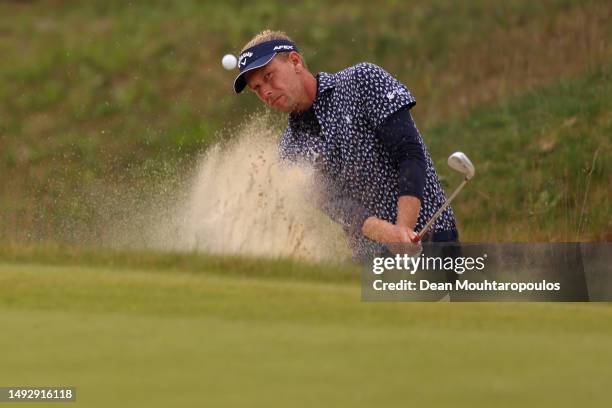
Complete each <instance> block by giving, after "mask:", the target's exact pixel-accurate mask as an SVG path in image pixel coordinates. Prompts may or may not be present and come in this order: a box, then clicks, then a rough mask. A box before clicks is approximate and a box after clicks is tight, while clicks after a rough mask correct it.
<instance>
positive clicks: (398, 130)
mask: <svg viewBox="0 0 612 408" xmlns="http://www.w3.org/2000/svg"><path fill="white" fill-rule="evenodd" d="M376 135H377V137H378V138H379V140H380V141H381V142H382V144H383V145H384V146H385V148H386V149H387V151H388V152H389V155H390V156H391V160H393V162H394V163H397V164H398V166H399V195H400V196H404V195H409V196H414V197H417V198H418V199H419V200H421V202H423V191H424V189H425V175H426V169H427V164H426V162H425V153H424V151H423V146H422V145H421V143H420V135H419V131H418V129H417V128H416V125H415V124H414V120H412V115H410V112H409V111H408V109H400V110H399V111H397V112H395V113H393V114H391V115H390V116H389V117H388V118H387V120H385V122H383V124H381V125H380V126H379V127H378V129H376Z"/></svg>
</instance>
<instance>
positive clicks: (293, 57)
mask: <svg viewBox="0 0 612 408" xmlns="http://www.w3.org/2000/svg"><path fill="white" fill-rule="evenodd" d="M288 57H289V62H291V65H293V67H294V69H295V70H296V72H300V71H301V70H302V69H303V68H304V66H303V65H302V59H301V58H300V54H298V53H297V52H295V51H291V52H290V53H289V56H288Z"/></svg>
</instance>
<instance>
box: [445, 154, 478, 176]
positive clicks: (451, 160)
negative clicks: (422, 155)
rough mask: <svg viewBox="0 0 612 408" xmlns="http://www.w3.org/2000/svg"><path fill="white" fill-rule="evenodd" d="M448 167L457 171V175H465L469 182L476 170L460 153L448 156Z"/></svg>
mask: <svg viewBox="0 0 612 408" xmlns="http://www.w3.org/2000/svg"><path fill="white" fill-rule="evenodd" d="M448 165H449V166H450V167H451V169H453V170H457V171H458V172H459V173H462V174H463V175H465V178H466V179H468V180H470V179H471V178H472V177H474V173H475V172H476V169H475V168H474V165H473V164H472V162H471V161H470V159H469V158H468V157H467V156H466V155H465V153H462V152H455V153H453V154H451V155H450V156H448Z"/></svg>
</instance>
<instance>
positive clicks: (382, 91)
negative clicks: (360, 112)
mask: <svg viewBox="0 0 612 408" xmlns="http://www.w3.org/2000/svg"><path fill="white" fill-rule="evenodd" d="M354 79H355V82H356V84H355V85H356V87H357V89H358V90H359V92H360V94H361V99H362V106H363V108H364V109H365V114H366V116H367V118H368V119H369V121H370V123H371V124H372V126H373V127H374V128H375V129H376V128H378V127H379V126H380V125H381V124H382V123H383V122H384V121H385V120H386V119H387V118H388V117H389V116H390V115H391V114H393V113H395V112H397V111H398V110H400V109H401V108H404V107H405V108H408V109H410V108H412V107H413V106H414V105H415V104H416V100H415V99H414V97H413V96H412V95H411V94H410V91H409V90H408V88H406V87H405V86H404V85H403V84H402V83H401V82H399V81H398V80H397V79H395V78H394V77H393V76H391V74H389V73H388V72H387V71H385V70H384V69H382V68H381V67H379V66H378V65H375V64H371V63H369V62H364V63H361V64H357V65H355V76H354Z"/></svg>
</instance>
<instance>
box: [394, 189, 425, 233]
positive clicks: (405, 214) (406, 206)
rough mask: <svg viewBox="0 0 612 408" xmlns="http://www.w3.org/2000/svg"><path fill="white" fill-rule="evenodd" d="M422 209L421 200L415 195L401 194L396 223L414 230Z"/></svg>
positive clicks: (398, 201)
mask: <svg viewBox="0 0 612 408" xmlns="http://www.w3.org/2000/svg"><path fill="white" fill-rule="evenodd" d="M419 211H421V200H419V199H418V198H417V197H414V196H400V198H399V200H397V221H396V225H397V226H399V227H402V228H410V229H411V230H414V227H415V226H416V222H417V218H418V216H419Z"/></svg>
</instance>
